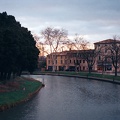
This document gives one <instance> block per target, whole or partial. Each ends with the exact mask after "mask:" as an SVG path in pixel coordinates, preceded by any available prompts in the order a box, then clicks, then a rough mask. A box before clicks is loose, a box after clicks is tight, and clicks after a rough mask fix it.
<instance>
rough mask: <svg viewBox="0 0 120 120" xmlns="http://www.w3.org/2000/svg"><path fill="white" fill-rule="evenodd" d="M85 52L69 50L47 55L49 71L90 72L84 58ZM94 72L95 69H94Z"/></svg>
mask: <svg viewBox="0 0 120 120" xmlns="http://www.w3.org/2000/svg"><path fill="white" fill-rule="evenodd" d="M82 54H83V51H81V50H79V51H78V50H69V51H63V52H58V53H52V54H49V55H47V58H46V62H47V70H49V71H52V70H53V67H55V70H56V71H88V64H87V62H86V60H85V59H83V58H82ZM92 69H93V70H94V68H92Z"/></svg>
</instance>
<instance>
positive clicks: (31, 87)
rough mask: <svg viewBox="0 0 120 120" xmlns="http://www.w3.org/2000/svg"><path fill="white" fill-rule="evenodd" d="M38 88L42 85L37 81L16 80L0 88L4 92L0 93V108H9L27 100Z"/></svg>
mask: <svg viewBox="0 0 120 120" xmlns="http://www.w3.org/2000/svg"><path fill="white" fill-rule="evenodd" d="M40 87H42V83H41V82H39V81H35V80H29V79H28V78H17V80H15V81H14V82H11V83H8V84H7V85H6V87H5V86H4V87H3V88H2V89H4V90H3V91H2V92H0V106H4V105H8V106H9V105H12V104H16V103H19V102H21V101H24V100H27V98H29V97H30V95H31V94H32V93H34V92H35V91H36V90H38V89H39V88H40ZM0 89H1V88H0Z"/></svg>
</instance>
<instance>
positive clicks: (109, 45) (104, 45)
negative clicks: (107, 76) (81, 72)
mask: <svg viewBox="0 0 120 120" xmlns="http://www.w3.org/2000/svg"><path fill="white" fill-rule="evenodd" d="M119 46H120V41H119V40H113V39H107V40H102V41H100V42H96V43H94V47H95V49H96V50H97V51H100V52H99V54H98V56H97V57H96V62H95V70H96V71H97V72H114V71H115V69H114V66H113V60H112V59H111V58H112V57H113V58H114V57H115V56H117V57H120V56H119V54H120V48H119ZM117 48H118V49H119V50H118V55H116V53H115V50H116V49H117ZM117 62H118V69H117V71H118V72H120V66H119V63H120V61H119V59H118V60H117Z"/></svg>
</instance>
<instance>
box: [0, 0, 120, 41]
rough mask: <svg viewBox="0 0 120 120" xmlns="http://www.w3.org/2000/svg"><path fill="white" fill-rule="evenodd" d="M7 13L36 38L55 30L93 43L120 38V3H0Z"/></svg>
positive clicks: (19, 0) (41, 0)
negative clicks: (115, 36)
mask: <svg viewBox="0 0 120 120" xmlns="http://www.w3.org/2000/svg"><path fill="white" fill-rule="evenodd" d="M5 11H6V12H7V14H8V15H13V16H15V18H16V20H17V21H19V22H20V23H21V25H22V26H24V27H26V28H28V30H30V31H31V32H32V33H34V34H37V35H40V33H41V31H42V30H44V29H45V28H47V27H54V28H59V29H61V28H63V29H65V30H67V31H68V36H69V37H70V38H71V37H72V36H75V34H79V35H82V36H84V38H85V39H86V40H88V41H89V42H91V43H94V42H97V41H101V40H105V39H109V38H113V36H114V35H117V36H120V0H0V12H1V13H2V12H5Z"/></svg>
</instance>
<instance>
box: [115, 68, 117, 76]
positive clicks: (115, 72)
mask: <svg viewBox="0 0 120 120" xmlns="http://www.w3.org/2000/svg"><path fill="white" fill-rule="evenodd" d="M115 76H117V67H115Z"/></svg>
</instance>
